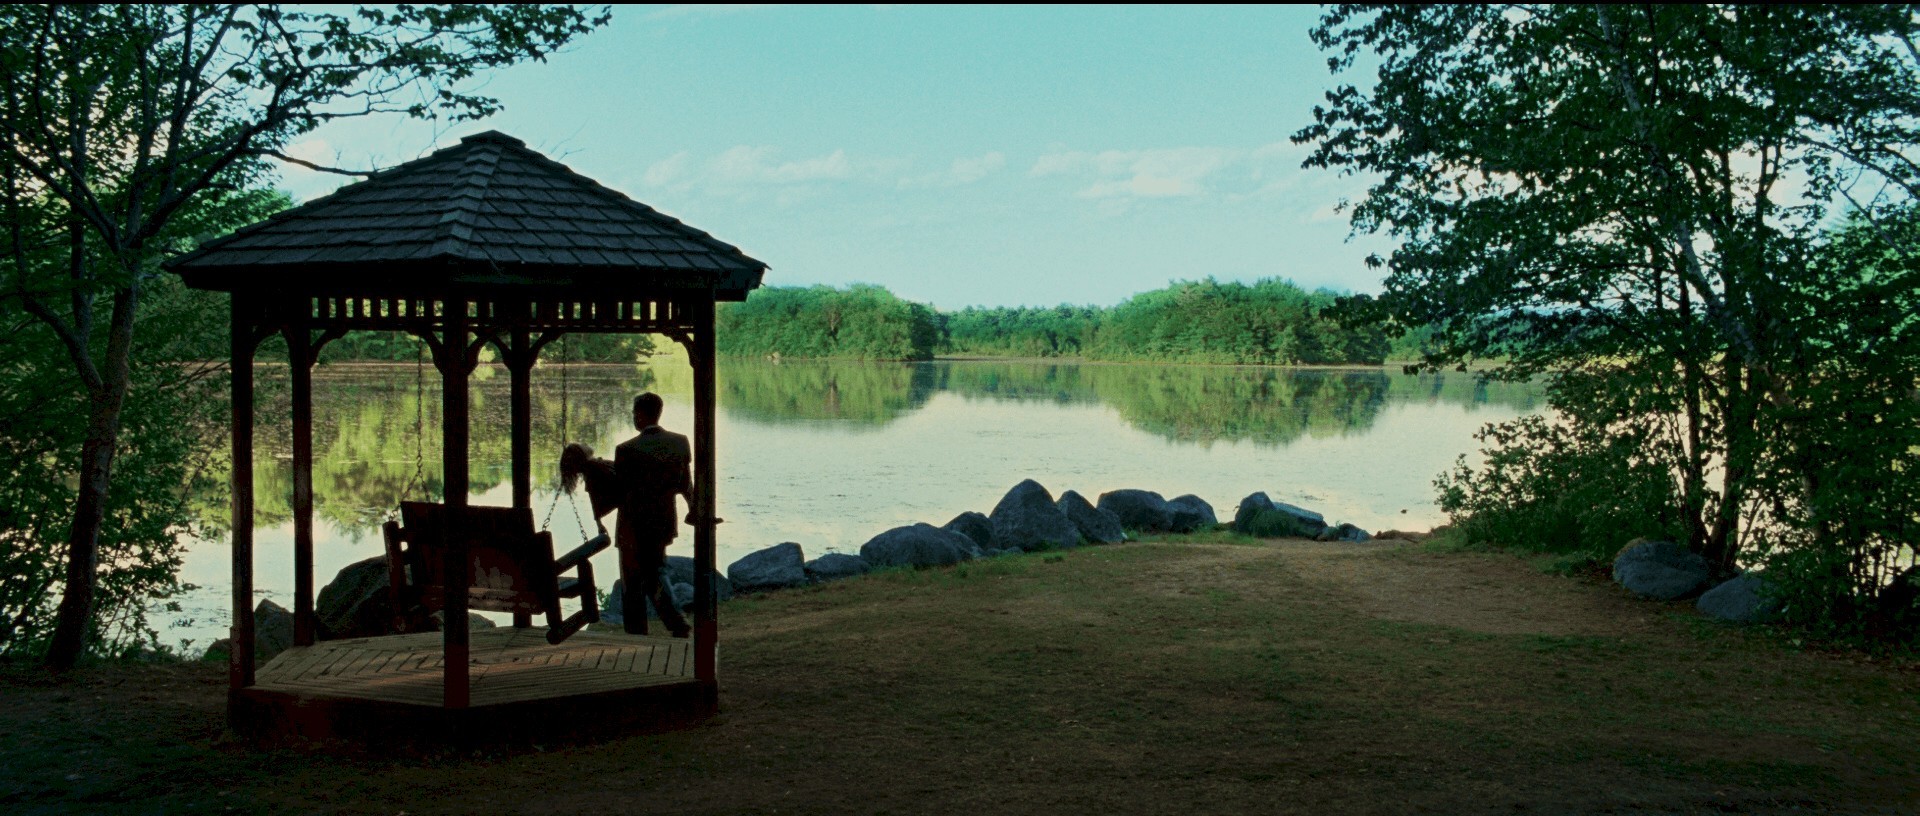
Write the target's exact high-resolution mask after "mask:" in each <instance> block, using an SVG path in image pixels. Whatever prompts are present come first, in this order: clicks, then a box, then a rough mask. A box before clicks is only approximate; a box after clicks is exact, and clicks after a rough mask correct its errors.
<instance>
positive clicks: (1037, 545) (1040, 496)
mask: <svg viewBox="0 0 1920 816" xmlns="http://www.w3.org/2000/svg"><path fill="white" fill-rule="evenodd" d="M991 518H992V519H993V540H994V542H995V543H997V544H998V545H999V546H1000V547H1002V548H1006V547H1019V548H1020V549H1021V550H1023V551H1025V552H1033V551H1035V550H1045V549H1053V548H1061V549H1064V548H1067V547H1078V546H1080V530H1079V528H1077V527H1075V526H1073V522H1072V521H1069V520H1068V519H1067V514H1065V513H1062V512H1060V507H1059V505H1056V504H1054V502H1053V494H1051V493H1048V492H1047V489H1046V488H1044V487H1041V486H1040V483H1039V482H1036V481H1034V480H1032V479H1027V480H1025V481H1022V482H1021V483H1019V484H1017V485H1014V486H1013V489H1012V490H1009V491H1007V495H1006V496H1004V497H1002V498H1001V499H1000V503H999V504H996V505H994V506H993V514H992V516H991Z"/></svg>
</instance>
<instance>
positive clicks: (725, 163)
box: [640, 145, 863, 193]
mask: <svg viewBox="0 0 1920 816" xmlns="http://www.w3.org/2000/svg"><path fill="white" fill-rule="evenodd" d="M861 172H863V171H862V169H861V168H860V167H859V166H858V165H857V164H856V163H855V162H854V160H853V159H851V158H849V157H848V156H847V152H846V151H845V150H835V151H833V152H832V153H827V154H825V155H820V156H809V157H803V158H796V159H786V158H784V157H782V156H781V155H780V151H779V150H778V149H777V148H773V147H767V146H754V145H738V146H735V147H731V148H728V149H726V150H724V151H721V152H720V153H719V154H718V155H716V156H714V157H712V158H710V159H706V160H704V161H702V160H700V159H697V158H695V157H694V155H693V154H692V153H689V152H687V151H684V150H683V151H680V152H679V153H675V154H673V155H671V156H668V157H667V158H664V159H661V160H660V161H657V162H654V163H653V164H652V165H649V166H648V167H647V169H646V171H645V172H644V173H642V174H641V176H640V181H641V183H643V184H645V185H646V186H648V187H656V188H664V189H668V190H675V191H686V190H692V189H695V188H700V189H704V190H707V191H710V192H723V193H724V192H728V191H738V190H742V189H746V188H754V187H782V186H794V185H804V184H823V183H829V182H839V181H846V180H849V179H852V178H854V177H855V176H856V175H859V174H860V173H861Z"/></svg>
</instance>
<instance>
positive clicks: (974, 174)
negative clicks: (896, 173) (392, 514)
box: [899, 150, 1007, 190]
mask: <svg viewBox="0 0 1920 816" xmlns="http://www.w3.org/2000/svg"><path fill="white" fill-rule="evenodd" d="M1006 166H1007V155H1006V154H1005V153H1001V152H1000V151H998V150H995V151H992V152H989V153H986V154H984V155H980V156H961V157H960V158H957V159H954V160H953V163H952V164H951V165H949V166H948V167H947V169H945V170H941V171H937V172H933V173H925V174H922V175H918V176H909V177H907V178H903V179H901V180H900V185H899V186H900V189H902V190H910V189H916V188H927V187H959V186H961V185H966V184H972V183H974V182H977V181H979V180H981V179H984V178H986V177H987V176H990V175H993V174H994V173H997V172H1000V170H1001V169H1002V168H1005V167H1006Z"/></svg>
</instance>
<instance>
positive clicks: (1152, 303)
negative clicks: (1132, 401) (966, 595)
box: [716, 278, 1423, 365]
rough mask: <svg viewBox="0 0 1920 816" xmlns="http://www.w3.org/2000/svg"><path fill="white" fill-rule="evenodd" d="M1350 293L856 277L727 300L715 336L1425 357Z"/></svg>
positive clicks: (996, 347)
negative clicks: (1053, 294)
mask: <svg viewBox="0 0 1920 816" xmlns="http://www.w3.org/2000/svg"><path fill="white" fill-rule="evenodd" d="M1342 297H1344V296H1343V295H1341V294H1339V293H1336V292H1331V291H1328V290H1325V289H1321V290H1315V291H1308V290H1305V289H1302V288H1301V287H1299V286H1297V285H1295V284H1293V283H1292V282H1290V281H1286V280H1282V279H1278V278H1268V279H1263V280H1259V281H1255V282H1253V283H1250V284H1248V283H1238V282H1224V283H1223V282H1219V281H1215V280H1212V279H1207V280H1203V281H1176V282H1174V283H1171V284H1169V285H1168V286H1166V287H1165V288H1162V289H1155V290H1153V291H1149V292H1142V293H1140V294H1137V295H1134V296H1133V297H1131V298H1129V299H1127V300H1125V301H1123V302H1121V303H1119V304H1117V305H1114V306H1073V305H1066V304H1062V305H1059V306H999V307H980V306H969V307H967V308H964V309H960V310H958V311H941V310H938V309H936V308H934V307H932V306H929V305H927V304H922V303H913V302H911V301H907V300H904V299H902V298H900V297H899V296H897V295H895V294H893V293H892V292H890V291H888V290H887V289H885V288H883V287H879V286H872V285H867V284H855V285H853V286H851V287H848V288H846V289H838V288H834V287H831V286H811V287H766V288H762V289H759V290H757V291H755V292H754V293H753V294H752V295H751V296H749V297H748V298H747V300H746V302H744V303H729V304H723V305H722V306H721V308H720V314H719V317H718V324H719V332H718V335H717V338H716V341H717V342H718V344H719V349H720V352H721V353H722V354H725V355H729V356H736V357H795V358H806V359H853V360H929V359H932V358H934V357H936V356H954V355H978V356H991V357H1072V358H1080V359H1086V360H1096V361H1113V362H1157V363H1213V364H1240V365H1381V364H1383V363H1385V362H1387V361H1388V360H1412V359H1417V358H1418V357H1419V351H1420V350H1419V347H1418V342H1419V338H1420V337H1421V336H1423V334H1422V333H1420V332H1408V333H1406V334H1405V335H1404V336H1402V337H1400V338H1398V339H1396V338H1395V337H1394V336H1393V334H1392V332H1391V331H1390V330H1389V329H1388V328H1386V327H1383V326H1381V325H1378V324H1368V325H1352V326H1350V325H1347V324H1346V323H1344V322H1343V321H1342V320H1340V318H1339V312H1338V311H1337V310H1336V306H1337V305H1338V303H1339V302H1340V300H1341V298H1342Z"/></svg>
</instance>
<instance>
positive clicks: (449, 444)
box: [437, 298, 473, 708]
mask: <svg viewBox="0 0 1920 816" xmlns="http://www.w3.org/2000/svg"><path fill="white" fill-rule="evenodd" d="M443 303H444V306H443V309H442V311H443V314H442V315H441V317H442V319H443V320H445V321H446V322H445V327H446V332H445V334H443V335H442V342H441V347H440V354H439V355H438V356H439V357H440V359H439V360H438V361H437V362H438V363H439V367H440V379H441V383H442V386H441V387H442V392H441V399H442V406H443V407H442V409H441V410H442V413H441V417H440V424H441V435H440V440H441V445H442V448H441V451H440V461H441V467H442V468H443V469H444V470H443V473H444V474H445V475H444V478H443V479H442V482H443V483H444V484H445V485H446V496H445V499H446V506H447V523H446V524H445V525H444V526H443V527H442V530H443V534H444V535H446V537H447V541H446V550H445V552H446V558H447V560H446V576H447V596H446V604H445V605H444V609H443V611H442V612H441V617H442V618H443V620H442V621H441V622H440V633H441V644H442V654H443V656H444V658H445V661H444V663H445V665H444V685H445V692H444V694H445V697H444V698H443V699H442V705H444V706H445V707H447V708H466V707H467V704H468V703H469V702H470V700H471V689H470V687H469V686H468V676H467V660H468V656H469V645H468V632H467V588H468V587H471V586H473V575H472V566H473V565H472V564H470V563H468V561H467V537H466V535H465V526H466V523H465V522H466V509H467V301H466V299H465V298H448V299H447V300H445V301H443Z"/></svg>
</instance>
